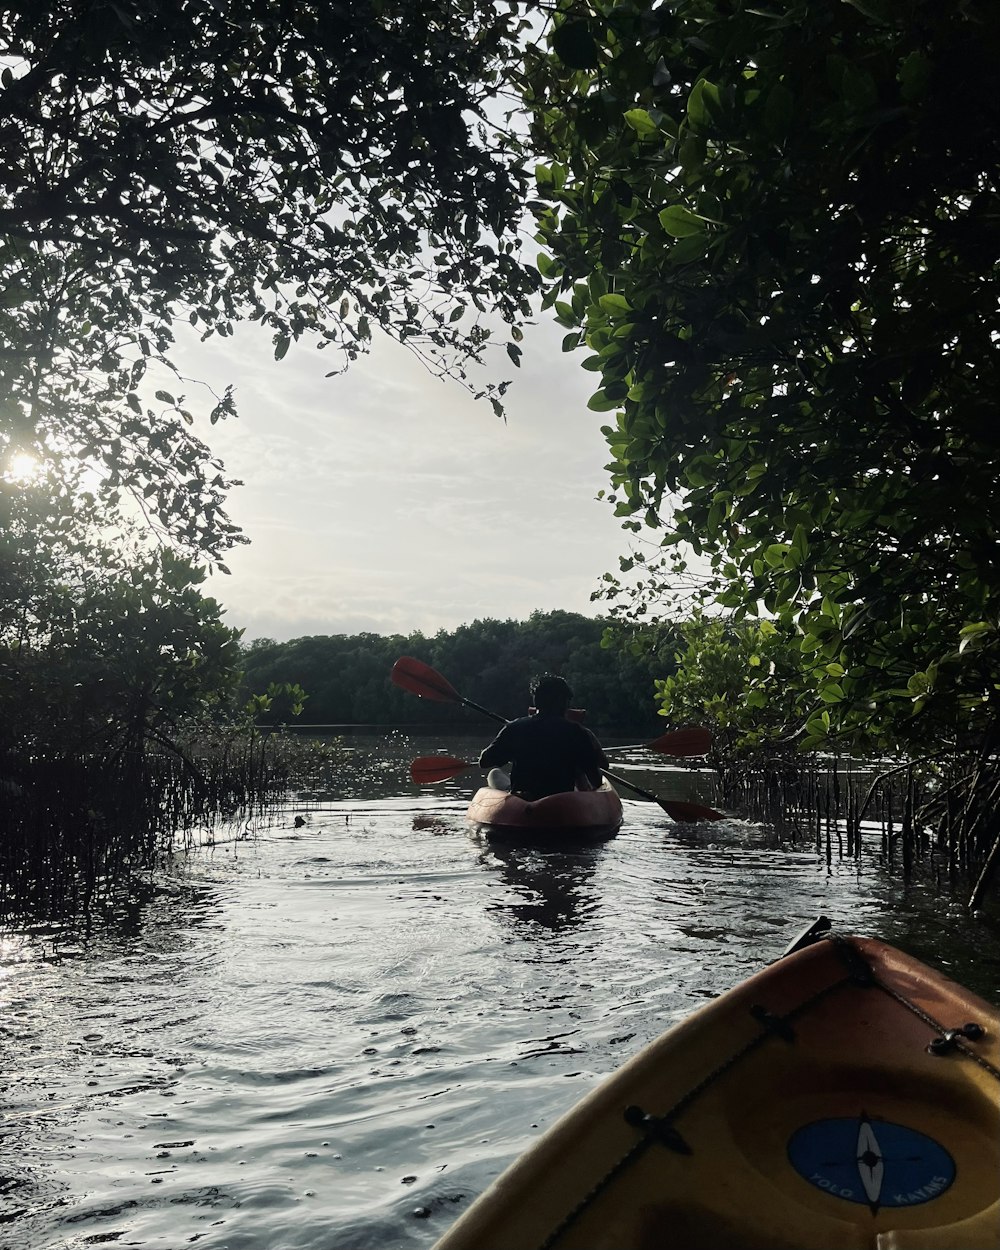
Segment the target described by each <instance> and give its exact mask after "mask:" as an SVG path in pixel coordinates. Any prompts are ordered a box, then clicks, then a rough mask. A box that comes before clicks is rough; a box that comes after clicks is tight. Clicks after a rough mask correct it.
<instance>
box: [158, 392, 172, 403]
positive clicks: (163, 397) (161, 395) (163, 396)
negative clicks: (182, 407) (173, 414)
mask: <svg viewBox="0 0 1000 1250" xmlns="http://www.w3.org/2000/svg"><path fill="white" fill-rule="evenodd" d="M156 398H157V399H158V400H159V401H160V403H161V404H176V403H177V400H176V399H174V397H173V395H171V394H170V392H169V391H157V392H156Z"/></svg>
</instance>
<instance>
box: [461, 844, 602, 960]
mask: <svg viewBox="0 0 1000 1250" xmlns="http://www.w3.org/2000/svg"><path fill="white" fill-rule="evenodd" d="M476 837H477V838H478V839H479V840H480V841H481V842H482V843H484V844H485V845H486V846H487V847H488V849H487V850H486V851H485V853H484V855H483V861H482V862H483V863H484V864H487V865H494V864H495V865H497V866H498V867H499V874H498V876H499V879H500V881H501V882H502V883H503V884H504V885H505V886H507V887H508V889H509V890H510V891H511V893H512V894H513V895H514V896H515V897H516V898H520V899H522V900H524V901H513V900H504V901H503V902H494V903H491V904H489V911H490V912H491V913H492V914H493V915H494V916H496V917H498V918H499V919H500V920H501V921H506V923H507V924H508V925H509V926H510V927H511V928H512V929H513V931H514V932H515V933H516V934H517V936H518V937H529V938H530V937H532V936H534V934H535V931H536V930H537V929H539V928H541V929H548V930H549V931H550V932H553V933H558V932H560V931H561V930H563V929H568V928H571V927H572V926H574V925H578V924H581V923H582V922H584V921H586V920H587V919H589V918H590V916H591V914H592V913H593V912H594V911H595V910H596V908H597V907H598V905H599V899H598V895H597V891H596V890H595V889H594V886H593V877H594V872H595V870H596V868H597V865H598V862H599V860H600V857H601V854H602V852H603V850H604V847H603V846H593V847H586V848H582V849H580V850H579V851H567V850H557V849H548V848H541V849H539V848H537V847H526V846H518V845H515V844H504V843H503V842H501V841H499V840H497V839H495V838H489V839H488V838H487V837H486V836H485V835H482V834H478V835H476Z"/></svg>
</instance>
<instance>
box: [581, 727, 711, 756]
mask: <svg viewBox="0 0 1000 1250" xmlns="http://www.w3.org/2000/svg"><path fill="white" fill-rule="evenodd" d="M711 749H712V735H711V734H710V733H709V731H708V730H707V729H671V730H669V731H668V732H667V733H665V734H660V736H659V737H658V738H654V739H653V741H652V742H637V743H636V744H635V745H634V746H627V747H605V748H604V754H605V755H610V754H611V753H612V752H613V751H659V752H660V754H661V755H680V756H689V755H707V754H708V753H709V751H710V750H711Z"/></svg>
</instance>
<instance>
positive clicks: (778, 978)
mask: <svg viewBox="0 0 1000 1250" xmlns="http://www.w3.org/2000/svg"><path fill="white" fill-rule="evenodd" d="M970 1025H975V1026H976V1027H974V1028H970V1027H967V1026H970ZM955 1030H964V1032H955ZM998 1036H1000V1012H998V1011H997V1010H996V1009H995V1008H994V1007H991V1006H990V1005H989V1004H987V1003H986V1002H984V1001H983V1000H981V999H979V998H977V997H976V996H975V995H973V994H972V993H970V992H969V991H967V990H965V989H963V988H962V987H961V986H959V985H957V984H955V983H954V982H952V981H950V980H948V979H947V978H945V977H944V976H942V975H940V974H938V973H936V972H934V971H932V970H931V969H929V968H927V967H925V966H924V965H922V964H921V963H919V962H918V961H917V960H915V959H912V958H910V957H908V956H906V955H904V954H902V953H901V952H899V951H897V950H894V949H893V948H892V947H889V946H886V945H884V944H883V943H880V942H876V941H873V940H868V939H861V938H845V937H834V938H830V939H824V940H822V941H820V942H818V943H817V944H815V945H812V946H810V947H808V948H807V949H805V950H801V951H798V952H796V953H794V954H792V955H789V956H787V957H785V958H783V959H780V960H778V961H777V962H776V963H775V964H772V965H770V966H769V967H767V968H765V969H764V970H763V971H761V972H759V973H758V974H756V975H755V976H753V977H751V978H750V979H749V980H747V981H746V982H744V983H743V984H742V985H740V986H738V987H736V988H735V989H733V990H730V991H729V992H728V993H727V994H724V995H723V996H722V997H721V998H719V999H717V1000H715V1001H714V1002H712V1003H711V1004H709V1005H707V1006H706V1007H704V1008H702V1009H701V1010H699V1011H697V1012H695V1013H694V1014H693V1015H692V1016H690V1017H689V1018H688V1019H687V1020H685V1021H683V1022H682V1023H681V1024H679V1025H677V1026H675V1027H674V1028H672V1029H670V1030H669V1031H668V1032H667V1033H665V1034H663V1035H662V1036H661V1037H660V1038H659V1039H657V1040H656V1041H655V1042H653V1043H652V1044H651V1045H650V1046H648V1047H647V1048H646V1049H645V1050H643V1051H642V1052H640V1053H639V1054H638V1055H637V1056H635V1057H634V1058H633V1059H631V1060H630V1061H629V1062H628V1063H626V1064H625V1065H624V1066H623V1067H622V1068H621V1069H619V1071H618V1072H617V1073H615V1074H614V1075H612V1076H611V1077H609V1078H608V1079H607V1080H606V1081H604V1082H603V1083H602V1084H601V1085H599V1086H598V1087H597V1088H596V1089H594V1090H593V1091H592V1092H591V1093H590V1094H589V1095H587V1096H586V1097H585V1098H584V1099H583V1100H582V1101H581V1102H580V1103H579V1104H578V1105H577V1106H576V1107H575V1108H573V1109H572V1110H571V1111H570V1112H569V1113H568V1114H567V1115H565V1116H564V1117H563V1118H562V1119H561V1120H559V1121H558V1122H557V1123H556V1124H555V1125H554V1126H553V1127H552V1128H551V1129H549V1130H548V1132H546V1133H545V1134H544V1135H543V1136H542V1137H541V1139H540V1140H539V1141H538V1142H537V1144H536V1145H535V1146H534V1147H532V1148H531V1149H530V1150H529V1151H527V1152H526V1153H525V1155H523V1156H522V1157H521V1159H519V1160H518V1161H517V1162H515V1163H514V1164H513V1165H512V1166H511V1167H510V1168H509V1169H508V1170H507V1171H506V1172H505V1173H503V1175H502V1176H500V1177H499V1178H498V1179H497V1180H496V1181H495V1182H494V1183H493V1185H492V1186H491V1187H490V1188H489V1189H488V1190H487V1191H486V1193H485V1194H483V1195H482V1196H481V1197H480V1198H479V1199H478V1200H477V1201H476V1202H475V1203H474V1204H473V1205H472V1206H471V1207H470V1209H469V1210H468V1211H467V1212H466V1213H465V1214H464V1215H463V1216H462V1217H461V1218H460V1219H459V1221H458V1222H457V1223H456V1224H455V1226H454V1227H453V1228H452V1229H451V1230H450V1231H449V1232H447V1233H446V1234H445V1235H444V1237H443V1238H442V1239H441V1240H440V1241H439V1242H438V1245H437V1247H436V1250H512V1248H514V1247H517V1250H931V1248H934V1250H945V1248H948V1250H997V1248H998V1247H1000V1186H998V1183H997V1182H998V1177H1000V1099H998V1095H1000V1045H998Z"/></svg>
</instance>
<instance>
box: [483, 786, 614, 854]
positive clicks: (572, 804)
mask: <svg viewBox="0 0 1000 1250" xmlns="http://www.w3.org/2000/svg"><path fill="white" fill-rule="evenodd" d="M468 819H469V820H470V821H471V822H472V823H473V824H475V825H478V826H479V827H480V828H482V829H485V830H487V831H488V832H491V833H498V834H502V835H505V836H512V837H522V836H523V837H526V838H530V839H531V840H539V841H542V840H547V841H557V840H559V839H565V840H568V839H579V838H591V839H593V838H608V837H612V836H613V835H614V834H615V833H617V832H618V829H619V828H620V827H621V823H622V802H621V799H620V798H619V796H618V792H617V791H616V790H615V789H614V788H613V787H612V786H611V785H609V784H608V783H607V782H605V783H604V784H603V785H602V786H601V787H600V789H597V790H569V791H566V792H564V793H561V794H550V795H547V796H546V797H545V798H541V799H535V800H533V801H532V800H528V799H524V798H522V797H521V796H520V795H518V794H512V793H511V792H510V791H509V790H494V789H492V788H491V787H489V786H483V787H482V788H481V789H480V790H477V791H476V793H475V794H474V795H473V797H472V801H471V802H470V803H469V809H468Z"/></svg>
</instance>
